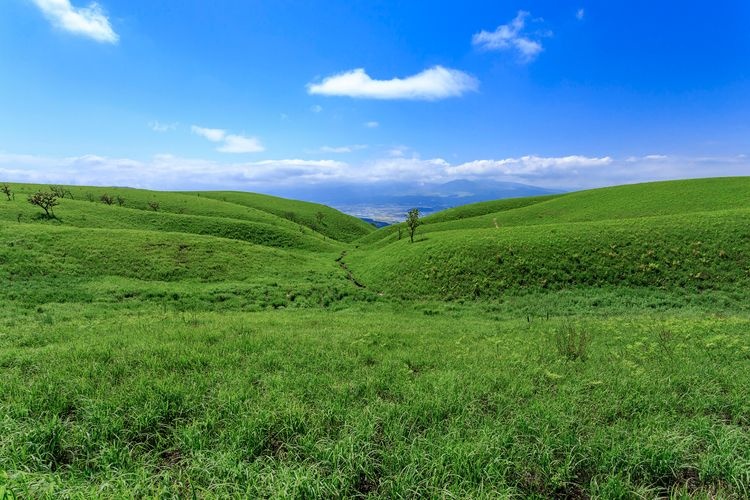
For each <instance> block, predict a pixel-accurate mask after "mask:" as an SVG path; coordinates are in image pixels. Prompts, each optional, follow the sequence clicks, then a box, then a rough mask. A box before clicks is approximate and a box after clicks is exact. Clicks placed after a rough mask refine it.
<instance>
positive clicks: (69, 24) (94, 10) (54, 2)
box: [32, 0, 120, 43]
mask: <svg viewBox="0 0 750 500" xmlns="http://www.w3.org/2000/svg"><path fill="white" fill-rule="evenodd" d="M32 1H33V2H34V3H35V4H36V6H37V7H39V9H41V11H42V12H43V13H44V15H45V17H46V18H47V19H48V20H49V21H50V22H51V23H52V24H54V25H55V26H57V27H58V28H61V29H63V30H65V31H69V32H71V33H75V34H77V35H81V36H86V37H89V38H92V39H94V40H96V41H97V42H103V43H117V41H118V40H119V39H120V37H119V36H118V35H117V33H115V31H114V30H113V29H112V25H110V23H109V19H108V18H107V16H106V15H104V12H103V11H102V8H101V7H100V6H99V4H98V3H96V2H94V3H91V4H89V6H88V7H73V6H72V5H71V4H70V0H32Z"/></svg>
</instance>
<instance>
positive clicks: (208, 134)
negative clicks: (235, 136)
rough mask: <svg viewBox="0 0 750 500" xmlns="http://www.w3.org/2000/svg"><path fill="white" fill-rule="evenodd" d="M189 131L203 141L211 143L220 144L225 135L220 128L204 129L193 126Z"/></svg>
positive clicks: (224, 131) (225, 132)
mask: <svg viewBox="0 0 750 500" xmlns="http://www.w3.org/2000/svg"><path fill="white" fill-rule="evenodd" d="M190 130H192V132H193V133H194V134H197V135H199V136H201V137H203V138H204V139H208V140H209V141H211V142H221V141H223V140H224V137H225V136H226V135H227V131H226V130H224V129H221V128H205V127H199V126H198V125H193V126H192V127H190Z"/></svg>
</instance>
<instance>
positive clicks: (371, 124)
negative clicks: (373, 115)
mask: <svg viewBox="0 0 750 500" xmlns="http://www.w3.org/2000/svg"><path fill="white" fill-rule="evenodd" d="M364 126H365V127H367V128H378V127H379V126H380V123H379V122H376V121H370V122H365V123H364Z"/></svg>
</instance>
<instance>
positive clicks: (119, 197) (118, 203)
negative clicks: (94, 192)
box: [115, 194, 125, 207]
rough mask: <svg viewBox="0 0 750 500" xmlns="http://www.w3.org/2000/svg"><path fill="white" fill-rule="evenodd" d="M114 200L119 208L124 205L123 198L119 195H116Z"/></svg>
mask: <svg viewBox="0 0 750 500" xmlns="http://www.w3.org/2000/svg"><path fill="white" fill-rule="evenodd" d="M115 200H116V201H117V205H118V206H120V207H121V206H123V205H124V204H125V198H123V197H122V196H120V195H119V194H118V195H117V197H116V198H115Z"/></svg>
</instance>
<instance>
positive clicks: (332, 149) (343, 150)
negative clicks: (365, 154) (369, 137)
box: [320, 144, 367, 154]
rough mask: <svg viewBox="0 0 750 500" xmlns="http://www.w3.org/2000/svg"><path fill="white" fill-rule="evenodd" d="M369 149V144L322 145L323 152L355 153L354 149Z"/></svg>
mask: <svg viewBox="0 0 750 500" xmlns="http://www.w3.org/2000/svg"><path fill="white" fill-rule="evenodd" d="M363 149H367V144H352V145H351V146H337V147H334V146H322V147H321V148H320V152H321V153H336V154H341V153H353V152H354V151H361V150H363Z"/></svg>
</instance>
